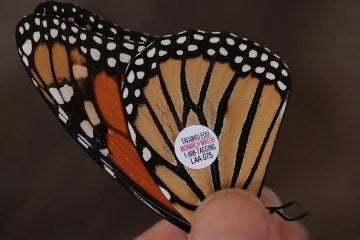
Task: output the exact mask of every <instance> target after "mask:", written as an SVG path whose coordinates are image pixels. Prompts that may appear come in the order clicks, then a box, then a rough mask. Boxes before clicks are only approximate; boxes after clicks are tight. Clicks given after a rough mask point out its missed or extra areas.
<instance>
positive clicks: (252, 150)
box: [122, 31, 291, 222]
mask: <svg viewBox="0 0 360 240" xmlns="http://www.w3.org/2000/svg"><path fill="white" fill-rule="evenodd" d="M290 88H291V82H290V77H289V74H288V68H287V67H286V65H285V64H284V63H283V62H282V61H281V60H280V59H279V57H278V56H277V55H275V54H273V53H271V52H270V51H269V50H268V49H267V48H264V47H262V46H260V45H259V44H258V43H255V42H252V41H250V40H248V39H244V38H239V37H237V36H235V35H234V34H229V33H205V32H203V31H187V32H181V33H179V34H175V35H170V36H165V37H161V38H159V39H157V40H156V41H154V42H153V43H152V44H150V45H149V46H147V48H146V49H145V50H144V51H142V52H141V53H140V54H139V55H137V56H136V57H135V58H134V60H133V61H132V62H131V63H130V65H129V67H128V68H127V72H126V79H125V81H124V86H123V89H122V91H123V95H122V96H123V102H124V109H125V113H126V119H127V120H128V123H129V131H130V133H131V137H132V140H133V142H134V144H135V145H136V148H137V151H138V153H139V155H140V156H141V157H142V160H143V162H144V164H145V165H146V167H147V168H148V170H149V172H150V173H151V174H152V176H153V178H154V179H155V181H156V182H157V183H158V184H159V185H160V187H161V189H162V191H163V192H165V195H166V196H167V198H168V199H169V201H170V202H172V204H173V206H174V207H175V209H176V210H177V211H178V212H179V213H180V214H181V215H182V216H183V217H184V218H185V219H186V220H188V221H189V222H191V219H192V216H193V211H194V210H195V209H196V207H197V206H198V205H199V204H200V202H201V201H202V200H203V199H204V198H205V197H206V196H208V195H209V194H211V193H212V192H214V191H216V190H219V189H224V188H233V187H237V188H242V189H245V190H247V191H249V192H252V193H254V194H260V191H261V186H262V182H263V178H264V175H265V172H266V167H267V164H268V160H269V158H270V154H271V151H272V148H273V145H274V141H275V138H276V135H277V131H278V128H279V124H280V122H281V119H282V116H283V113H284V110H285V106H286V102H287V99H288V96H289V93H290ZM191 125H203V126H206V127H208V128H209V129H210V130H212V131H213V132H214V133H215V134H216V136H217V138H218V140H219V145H220V148H219V149H220V150H219V155H218V157H217V159H216V160H215V162H214V163H213V164H211V165H210V166H208V167H205V168H202V169H192V168H190V167H186V166H184V165H183V164H182V163H181V162H180V161H179V160H178V158H177V156H176V153H175V150H174V144H175V139H176V137H177V136H178V134H179V132H180V131H181V130H183V129H184V128H186V127H189V126H191Z"/></svg>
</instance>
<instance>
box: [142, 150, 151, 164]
mask: <svg viewBox="0 0 360 240" xmlns="http://www.w3.org/2000/svg"><path fill="white" fill-rule="evenodd" d="M142 157H143V159H144V160H145V161H149V160H150V158H151V152H150V150H149V149H148V148H147V147H144V148H143V149H142Z"/></svg>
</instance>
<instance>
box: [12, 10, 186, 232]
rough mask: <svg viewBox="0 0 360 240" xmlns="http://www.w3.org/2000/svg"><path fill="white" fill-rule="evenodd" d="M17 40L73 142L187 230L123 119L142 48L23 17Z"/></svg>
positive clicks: (55, 21) (48, 19)
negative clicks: (130, 69)
mask: <svg viewBox="0 0 360 240" xmlns="http://www.w3.org/2000/svg"><path fill="white" fill-rule="evenodd" d="M16 37H17V45H18V50H19V54H20V57H21V59H22V61H23V63H24V66H25V68H26V70H27V72H28V74H29V76H30V77H31V79H32V80H33V83H34V85H35V86H36V88H37V89H38V91H39V92H40V94H41V95H42V96H43V98H44V100H45V101H46V102H47V103H48V105H49V106H50V108H51V109H52V111H53V112H54V114H55V115H56V116H57V118H58V119H59V120H60V121H61V122H62V123H63V125H64V126H65V128H66V129H67V131H68V132H69V133H70V134H71V135H72V137H73V138H74V139H76V140H77V141H78V142H79V143H80V144H81V146H82V147H83V148H84V149H85V151H86V152H87V153H88V154H89V155H91V156H92V157H93V158H94V159H95V160H96V161H97V163H98V164H100V165H101V166H103V167H104V169H105V170H106V171H107V172H108V173H110V174H111V175H112V176H113V177H114V178H116V179H117V180H119V181H120V182H121V183H122V184H124V185H125V186H126V187H127V188H128V189H130V190H131V191H132V192H133V193H134V194H135V195H136V196H137V197H138V198H139V199H141V200H142V201H143V202H144V203H146V204H147V205H149V206H150V207H152V208H153V209H154V210H155V211H157V212H159V213H160V214H162V215H164V216H165V217H167V218H170V219H171V220H172V221H173V222H176V223H177V224H178V225H180V226H182V227H183V228H184V229H186V228H188V224H187V223H186V222H185V221H184V220H183V219H182V217H180V216H179V215H178V213H177V211H176V210H175V209H174V208H173V206H172V205H171V204H170V202H169V201H168V200H167V199H166V198H165V196H164V195H163V193H162V192H161V190H160V189H159V188H158V186H157V183H155V182H154V181H153V179H152V177H151V176H150V174H149V173H148V171H147V169H146V168H145V167H144V165H143V163H142V161H141V159H140V158H139V156H138V154H137V152H136V150H135V148H134V145H133V143H132V142H131V140H130V137H129V132H128V129H127V122H126V121H125V119H124V114H123V106H122V100H121V96H120V95H121V91H120V87H121V84H122V80H123V79H124V73H125V68H126V67H127V65H128V63H129V61H130V60H131V58H132V57H133V56H134V55H135V54H137V53H138V50H139V48H140V47H143V45H142V43H136V42H131V41H127V40H123V39H121V40H114V39H113V38H107V37H105V36H102V35H100V34H98V33H96V32H89V31H88V30H86V29H84V28H82V27H80V26H78V25H77V24H75V23H73V22H69V21H66V20H64V19H62V18H59V17H56V16H50V15H46V16H42V15H31V16H28V17H25V18H24V19H22V20H21V21H20V22H19V24H18V26H17V30H16ZM140 49H141V48H140Z"/></svg>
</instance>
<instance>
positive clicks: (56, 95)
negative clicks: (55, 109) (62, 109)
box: [49, 88, 64, 105]
mask: <svg viewBox="0 0 360 240" xmlns="http://www.w3.org/2000/svg"><path fill="white" fill-rule="evenodd" d="M49 92H50V94H51V95H52V96H53V98H54V99H55V101H56V102H57V103H58V104H60V105H61V104H64V100H63V99H62V97H61V94H60V92H59V90H58V89H57V88H49Z"/></svg>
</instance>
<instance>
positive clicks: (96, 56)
mask: <svg viewBox="0 0 360 240" xmlns="http://www.w3.org/2000/svg"><path fill="white" fill-rule="evenodd" d="M90 55H91V57H92V59H94V60H95V61H99V59H100V52H99V50H97V49H96V48H91V49H90Z"/></svg>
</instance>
